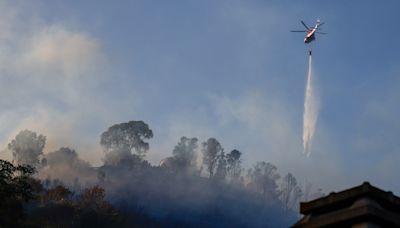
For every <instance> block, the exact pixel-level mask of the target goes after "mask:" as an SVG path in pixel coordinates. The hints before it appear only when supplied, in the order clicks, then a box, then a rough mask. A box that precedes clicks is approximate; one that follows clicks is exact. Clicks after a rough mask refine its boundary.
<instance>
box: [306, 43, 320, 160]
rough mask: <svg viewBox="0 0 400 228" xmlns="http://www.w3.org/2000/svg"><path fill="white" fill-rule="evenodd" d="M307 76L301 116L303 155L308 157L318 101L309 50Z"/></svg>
mask: <svg viewBox="0 0 400 228" xmlns="http://www.w3.org/2000/svg"><path fill="white" fill-rule="evenodd" d="M308 53H309V57H308V75H307V84H306V91H305V95H304V114H303V149H304V150H303V153H304V154H305V155H306V156H307V157H308V156H310V154H311V145H312V140H313V136H314V132H315V126H316V124H317V119H318V100H317V97H316V94H315V89H314V85H313V73H312V53H311V50H309V52H308Z"/></svg>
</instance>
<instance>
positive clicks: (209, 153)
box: [202, 138, 224, 178]
mask: <svg viewBox="0 0 400 228" xmlns="http://www.w3.org/2000/svg"><path fill="white" fill-rule="evenodd" d="M202 147H203V148H202V152H203V165H205V166H206V170H207V171H208V173H209V177H210V178H212V177H213V176H214V173H215V169H216V166H217V162H218V155H219V154H220V153H221V152H222V151H223V150H224V149H223V148H222V146H221V144H220V143H219V142H218V140H216V139H215V138H209V139H208V140H207V142H203V143H202Z"/></svg>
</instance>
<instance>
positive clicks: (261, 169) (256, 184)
mask: <svg viewBox="0 0 400 228" xmlns="http://www.w3.org/2000/svg"><path fill="white" fill-rule="evenodd" d="M247 177H248V179H249V183H248V187H249V188H251V189H254V190H255V191H256V192H259V193H260V194H262V195H263V196H264V197H265V198H267V199H278V197H279V189H278V183H277V181H278V180H279V178H280V176H279V174H278V172H277V168H276V166H274V165H272V164H271V163H266V162H257V163H256V164H255V165H254V167H253V168H252V169H250V170H249V171H248V174H247Z"/></svg>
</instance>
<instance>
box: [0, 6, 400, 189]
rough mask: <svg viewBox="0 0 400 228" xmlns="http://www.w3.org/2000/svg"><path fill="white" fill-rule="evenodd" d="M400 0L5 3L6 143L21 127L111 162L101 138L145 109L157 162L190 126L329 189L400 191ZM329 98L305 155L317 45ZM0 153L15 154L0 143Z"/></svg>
mask: <svg viewBox="0 0 400 228" xmlns="http://www.w3.org/2000/svg"><path fill="white" fill-rule="evenodd" d="M399 8H400V2H399V1H395V0H393V1H384V2H382V1H364V0H363V1H361V0H360V1H330V2H328V1H282V0H280V1H266V0H259V1H255V0H254V1H253V0H246V1H244V0H241V1H240V0H219V1H218V0H201V1H200V0H199V1H195V0H186V1H174V0H170V1H163V0H158V1H151V0H142V1H100V0H93V1H89V0H88V1H78V0H77V1H61V0H59V1H15V0H13V1H11V0H10V1H0V96H1V99H0V142H1V148H3V149H4V148H6V147H7V143H8V142H9V141H10V139H12V138H13V137H14V136H15V135H16V134H17V133H18V132H19V131H20V130H23V129H30V130H34V131H36V132H38V133H42V134H44V135H46V136H47V137H48V143H47V145H46V148H45V150H46V151H47V152H48V151H52V150H55V149H57V148H59V147H61V146H70V147H72V148H74V149H76V150H77V151H78V153H79V154H80V156H81V157H82V158H84V159H86V160H89V161H91V162H92V163H93V164H95V165H98V164H100V163H101V159H102V157H103V153H102V152H101V149H100V146H99V135H100V134H101V132H103V131H104V130H106V129H107V127H109V126H111V125H112V124H115V123H120V122H126V121H129V120H143V121H145V122H146V123H148V124H149V125H150V127H151V129H153V131H154V135H155V136H154V138H153V139H152V140H151V141H150V147H151V148H150V151H149V153H148V156H147V158H148V159H149V160H150V161H151V162H152V163H153V164H157V163H158V162H159V161H160V160H161V159H162V158H164V157H166V156H169V155H170V154H171V151H172V149H173V147H174V145H175V144H176V143H177V142H178V140H179V138H180V137H181V136H187V137H198V138H199V140H200V141H205V140H206V139H207V138H208V137H215V138H217V139H218V140H219V141H220V142H221V144H222V145H223V147H224V148H225V150H226V151H230V150H232V149H235V148H236V149H238V150H240V151H242V152H243V160H244V164H245V165H246V166H248V167H249V166H251V165H252V164H254V163H255V161H262V160H263V161H269V162H272V163H273V164H275V165H277V166H278V169H279V170H280V172H281V173H282V174H285V173H287V172H292V173H294V174H295V175H296V177H297V178H298V180H299V181H300V182H304V181H305V180H307V181H310V182H311V183H313V184H314V186H316V187H322V188H323V189H324V190H325V191H327V192H329V191H336V190H340V189H342V188H347V187H350V186H353V185H358V184H361V183H362V181H364V180H368V181H370V182H371V183H372V184H374V185H377V186H379V187H381V188H384V189H390V190H392V191H394V192H395V193H397V194H400V182H399V181H397V177H398V172H399V171H400V170H399V168H398V167H399V164H400V140H399V139H400V120H399V119H398V117H399V116H400V106H399V105H398V104H399V99H400V77H399V76H400V75H399V73H400V44H399V41H400V32H399V30H398V27H399V22H400V15H399V13H398V9H399ZM317 19H321V20H322V21H325V22H326V24H325V25H324V26H323V29H324V31H325V32H327V33H329V34H328V35H325V36H317V39H316V42H315V43H314V44H313V45H312V49H313V68H314V72H315V78H316V80H317V84H316V85H317V86H316V87H317V90H318V93H319V99H320V102H321V109H320V115H319V119H318V123H317V129H316V132H315V138H314V144H313V149H312V153H311V156H310V157H308V158H307V157H306V156H304V155H303V154H302V142H301V140H302V135H301V134H302V124H303V123H302V115H303V102H304V87H305V80H306V74H307V60H308V59H307V48H308V47H306V46H305V45H304V43H303V36H304V35H303V34H301V33H290V32H289V31H290V30H293V29H294V30H296V29H302V25H301V24H300V22H299V20H304V21H305V22H306V23H308V24H309V25H313V24H314V23H315V21H316V20H317ZM0 157H2V158H7V157H10V154H9V152H6V151H2V152H0Z"/></svg>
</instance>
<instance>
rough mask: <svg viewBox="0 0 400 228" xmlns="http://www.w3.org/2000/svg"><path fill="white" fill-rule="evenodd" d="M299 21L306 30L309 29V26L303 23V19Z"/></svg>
mask: <svg viewBox="0 0 400 228" xmlns="http://www.w3.org/2000/svg"><path fill="white" fill-rule="evenodd" d="M300 22H301V24H303V25H304V27H306V29H307V30H310V28H309V27H308V26H307V25H306V23H304V21H300Z"/></svg>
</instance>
